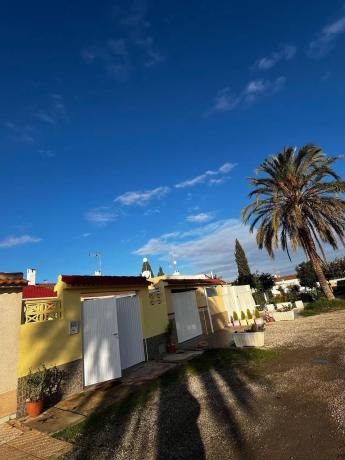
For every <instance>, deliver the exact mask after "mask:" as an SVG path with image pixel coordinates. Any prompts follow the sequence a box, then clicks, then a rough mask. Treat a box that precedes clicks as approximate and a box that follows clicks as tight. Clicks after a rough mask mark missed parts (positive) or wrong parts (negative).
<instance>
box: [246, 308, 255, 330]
mask: <svg viewBox="0 0 345 460" xmlns="http://www.w3.org/2000/svg"><path fill="white" fill-rule="evenodd" d="M247 323H248V325H249V326H251V325H252V324H254V320H253V314H252V312H251V311H250V310H249V308H247Z"/></svg>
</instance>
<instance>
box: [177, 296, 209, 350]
mask: <svg viewBox="0 0 345 460" xmlns="http://www.w3.org/2000/svg"><path fill="white" fill-rule="evenodd" d="M171 297H172V306H173V309H174V312H175V322H176V331H177V339H178V341H179V342H184V341H185V340H189V339H192V338H193V337H197V336H198V335H201V334H202V329H201V322H200V316H199V310H198V306H197V303H196V296H195V292H194V291H187V292H174V293H171Z"/></svg>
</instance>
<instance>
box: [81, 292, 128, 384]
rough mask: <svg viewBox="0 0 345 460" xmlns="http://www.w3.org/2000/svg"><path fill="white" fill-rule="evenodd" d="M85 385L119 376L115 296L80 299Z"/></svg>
mask: <svg viewBox="0 0 345 460" xmlns="http://www.w3.org/2000/svg"><path fill="white" fill-rule="evenodd" d="M83 350H84V353H83V354H84V384H85V386H87V385H93V384H95V383H100V382H105V381H107V380H112V379H116V378H119V377H121V361H120V347H119V335H118V324H117V314H116V299H115V298H108V299H90V300H85V301H84V302H83Z"/></svg>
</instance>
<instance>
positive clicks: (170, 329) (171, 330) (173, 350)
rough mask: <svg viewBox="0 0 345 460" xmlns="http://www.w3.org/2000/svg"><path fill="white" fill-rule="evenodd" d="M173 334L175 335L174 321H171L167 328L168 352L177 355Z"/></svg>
mask: <svg viewBox="0 0 345 460" xmlns="http://www.w3.org/2000/svg"><path fill="white" fill-rule="evenodd" d="M173 333H174V323H173V320H172V319H169V322H168V325H167V327H166V331H165V334H166V337H167V342H168V344H167V352H168V353H176V344H175V343H174V342H173Z"/></svg>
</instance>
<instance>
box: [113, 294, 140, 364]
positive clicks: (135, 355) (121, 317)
mask: <svg viewBox="0 0 345 460" xmlns="http://www.w3.org/2000/svg"><path fill="white" fill-rule="evenodd" d="M116 305H117V320H118V324H119V338H120V356H121V368H122V369H127V368H128V367H131V366H134V365H135V364H138V363H141V362H142V361H145V353H144V341H143V333H142V329H141V320H140V303H139V299H138V297H137V296H131V297H120V298H118V299H117V300H116Z"/></svg>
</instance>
